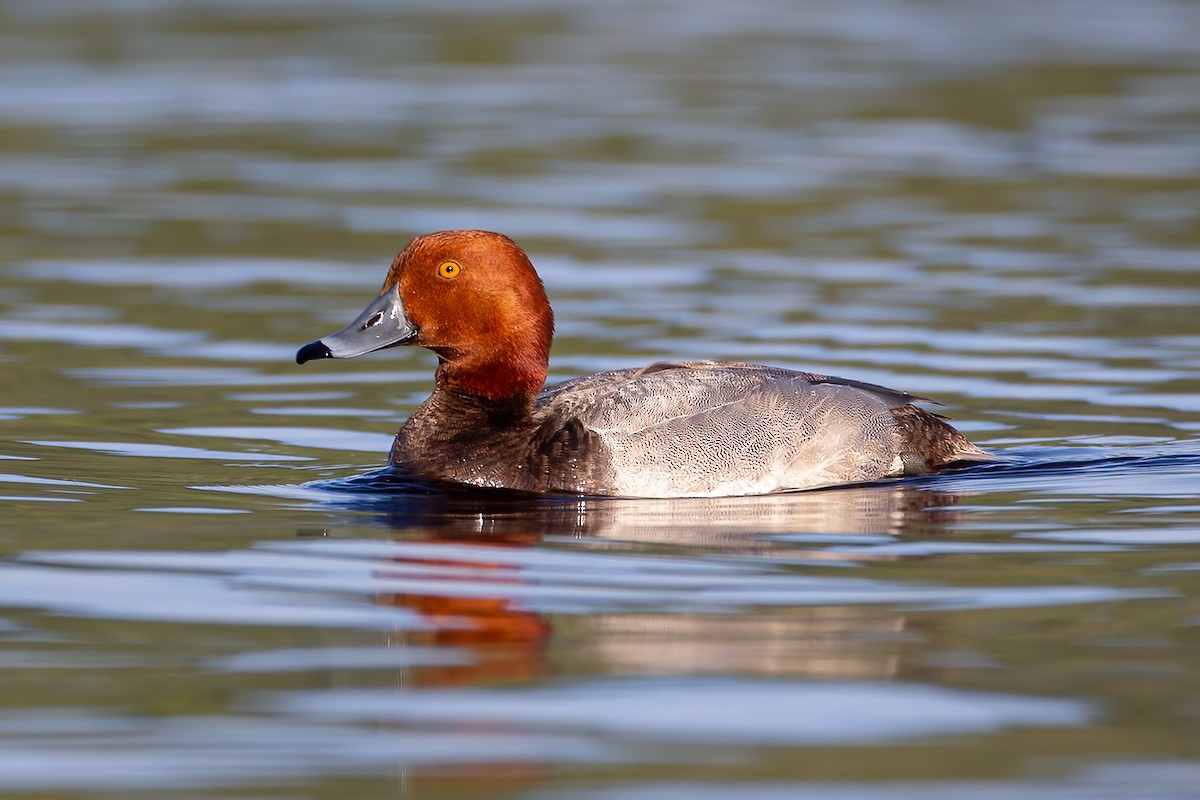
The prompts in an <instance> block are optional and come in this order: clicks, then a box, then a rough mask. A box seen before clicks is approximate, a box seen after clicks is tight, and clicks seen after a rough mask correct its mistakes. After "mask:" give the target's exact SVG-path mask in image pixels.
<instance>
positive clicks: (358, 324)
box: [296, 287, 417, 364]
mask: <svg viewBox="0 0 1200 800" xmlns="http://www.w3.org/2000/svg"><path fill="white" fill-rule="evenodd" d="M416 339H417V327H416V326H415V325H413V324H412V322H410V321H409V319H408V317H407V316H406V315H405V313H404V304H403V303H401V302H400V291H399V289H398V288H397V287H392V289H391V291H388V292H384V293H383V294H381V295H379V297H376V298H375V299H374V300H373V301H371V304H370V305H369V306H367V307H366V308H365V309H363V312H362V313H361V314H359V315H358V318H357V319H355V320H354V322H351V323H350V324H349V325H347V326H346V327H344V328H342V329H341V330H340V331H338V332H337V333H333V334H330V335H329V336H326V337H324V338H322V339H318V340H317V341H315V342H309V343H308V344H306V345H304V347H301V348H300V350H299V352H297V353H296V363H297V364H303V363H304V362H306V361H315V360H316V359H318V358H354V357H355V356H361V355H366V354H367V353H374V352H375V351H376V350H383V349H384V348H385V347H397V346H398V345H402V344H412V343H413V342H415V341H416Z"/></svg>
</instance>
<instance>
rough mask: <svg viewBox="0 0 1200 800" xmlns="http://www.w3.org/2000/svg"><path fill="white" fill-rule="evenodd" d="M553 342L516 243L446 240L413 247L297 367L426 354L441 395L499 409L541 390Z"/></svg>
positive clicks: (457, 236) (477, 237)
mask: <svg viewBox="0 0 1200 800" xmlns="http://www.w3.org/2000/svg"><path fill="white" fill-rule="evenodd" d="M553 333H554V315H553V313H552V312H551V311H550V303H549V301H548V300H547V299H546V291H545V289H544V288H543V287H542V281H541V279H540V278H539V277H538V275H537V272H535V271H534V269H533V264H531V263H530V262H529V257H528V256H527V255H525V251H524V250H522V249H521V247H520V246H519V245H518V244H517V243H516V242H514V241H513V240H512V239H510V238H508V237H507V236H504V235H503V234H499V233H492V232H490V231H440V232H438V233H431V234H428V235H425V236H418V237H417V238H416V239H413V240H412V242H410V243H409V245H408V247H406V248H404V250H403V251H401V252H400V254H399V255H398V256H396V258H395V260H394V261H393V262H392V266H391V269H390V270H388V275H387V279H386V280H385V281H384V283H383V288H382V289H381V290H380V293H379V296H378V297H377V298H376V299H375V300H374V301H372V302H371V303H370V305H368V306H367V308H366V309H365V310H364V311H363V312H362V314H360V315H359V316H358V318H357V319H355V320H354V322H352V323H351V324H350V325H349V326H347V327H346V328H344V329H343V330H341V331H338V332H337V333H335V334H332V335H330V336H326V337H325V338H323V339H320V340H318V341H315V342H312V343H310V344H307V345H305V346H304V347H302V348H301V349H300V351H299V352H298V353H297V354H296V361H297V362H298V363H300V364H303V363H304V362H306V361H311V360H313V359H317V358H353V357H354V356H359V355H363V354H365V353H371V352H374V351H376V350H382V349H384V348H387V347H396V346H398V345H419V346H421V347H427V348H429V349H430V350H432V351H434V352H435V353H437V354H438V357H439V359H440V362H441V363H440V366H439V367H438V373H437V381H438V385H439V387H443V388H447V389H455V390H458V391H464V392H468V393H470V394H474V395H478V396H481V397H485V398H488V399H492V400H497V399H502V398H510V397H519V396H529V395H534V394H536V393H537V392H538V391H539V390H540V389H541V388H542V384H543V383H545V380H546V371H547V365H548V361H549V356H550V340H551V337H552V336H553Z"/></svg>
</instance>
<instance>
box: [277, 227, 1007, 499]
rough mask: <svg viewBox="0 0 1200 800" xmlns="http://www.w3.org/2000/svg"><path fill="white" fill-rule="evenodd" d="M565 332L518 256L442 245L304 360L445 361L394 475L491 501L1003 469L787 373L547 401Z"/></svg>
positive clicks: (946, 435)
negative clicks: (414, 349) (494, 490)
mask: <svg viewBox="0 0 1200 800" xmlns="http://www.w3.org/2000/svg"><path fill="white" fill-rule="evenodd" d="M447 265H453V266H452V267H448V266H447ZM468 270H469V271H470V272H469V273H468ZM444 272H451V273H453V274H450V275H446V274H442V273H444ZM468 274H470V276H471V277H470V279H469V280H468ZM460 275H461V276H462V277H461V279H460ZM431 276H434V279H432V280H431V279H430V278H431ZM552 320H553V318H552V315H551V313H550V307H549V304H548V302H546V300H545V293H544V291H543V290H542V287H541V281H540V280H539V279H538V278H537V275H536V273H535V272H534V271H533V267H532V265H530V264H529V262H528V259H527V258H526V257H525V254H524V252H523V251H521V250H520V248H519V247H517V246H516V244H515V243H512V242H511V240H509V239H507V238H506V237H503V236H501V235H500V234H492V233H486V232H481V231H451V232H444V233H439V234H431V235H429V236H425V237H420V238H418V239H416V240H414V242H413V243H412V244H410V245H409V247H408V248H406V249H405V251H404V252H403V253H401V255H400V256H398V257H397V259H396V261H395V263H394V264H393V266H392V271H391V273H390V274H389V277H388V280H387V282H385V284H384V289H383V292H382V293H381V294H380V297H379V298H377V299H376V301H375V302H374V303H372V304H371V306H369V307H368V308H367V310H366V311H364V312H363V314H362V315H361V316H360V317H359V319H358V320H356V321H355V323H353V324H352V325H351V326H350V327H348V328H346V329H345V330H343V331H341V332H339V333H338V334H334V335H333V336H331V337H326V339H324V340H321V341H318V342H313V343H312V344H310V345H308V346H307V347H305V348H304V349H303V350H301V351H300V354H299V355H298V356H297V359H298V360H299V361H300V362H301V363H303V362H304V361H307V360H309V359H311V358H320V357H330V356H333V357H349V356H353V355H359V354H361V353H363V352H370V351H371V350H375V349H380V348H381V347H390V346H393V345H395V344H409V343H412V344H420V345H424V346H427V347H429V348H430V349H432V350H434V351H435V352H437V353H438V355H439V357H440V365H439V368H438V372H437V387H436V389H435V390H434V393H433V394H432V396H430V398H429V399H428V400H427V401H426V402H425V403H424V404H422V406H421V407H420V408H419V409H418V410H417V411H416V413H414V414H413V416H412V418H411V419H409V420H408V422H406V423H405V424H404V426H403V427H402V428H401V429H400V432H399V433H398V434H397V436H396V440H395V443H394V444H393V447H392V453H391V463H392V464H393V465H394V466H395V467H397V468H398V469H401V470H403V471H404V472H406V473H408V474H412V475H415V476H419V477H424V478H429V479H435V480H447V481H454V482H458V483H464V484H472V485H476V486H488V487H503V488H509V489H518V490H524V491H531V492H540V493H552V492H554V493H562V492H567V493H582V494H592V495H621V496H632V497H639V496H640V497H711V496H720V495H752V494H766V493H770V492H780V491H789V490H799V489H813V488H818V487H826V486H837V485H843V484H851V483H862V482H866V481H873V480H879V479H882V478H890V477H897V476H901V475H917V474H925V473H928V472H930V471H934V470H937V469H940V468H942V467H945V466H947V465H949V464H954V463H959V462H969V461H987V460H991V459H992V458H993V456H991V455H989V454H988V453H986V452H984V451H982V450H980V449H979V448H977V447H975V446H974V445H973V444H971V443H970V442H968V441H967V440H966V438H964V437H963V436H962V435H961V434H960V433H958V432H957V431H956V430H954V429H953V428H952V427H950V425H948V424H947V423H945V422H943V421H942V419H941V418H940V417H938V416H936V415H935V414H932V413H930V412H928V411H925V410H924V409H921V408H918V407H917V406H915V405H913V404H912V403H913V402H914V401H917V400H920V399H922V398H917V397H915V396H913V395H910V394H906V393H904V392H897V391H893V390H891V389H886V388H884V387H881V386H874V385H871V384H864V383H859V382H856V381H850V380H844V379H841V378H831V377H827V376H822V375H812V374H808V373H803V372H795V371H792V370H786V369H782V368H778V367H768V366H759V365H754V364H741V363H734V362H709V361H704V362H686V363H663V364H654V365H651V366H649V367H645V368H643V369H637V370H620V371H615V372H603V373H597V374H594V375H588V376H586V377H582V378H577V379H575V380H570V381H566V382H563V383H559V384H555V385H552V386H548V387H545V388H542V384H543V383H544V381H545V377H546V369H547V363H548V354H549V344H550V335H551V331H552V328H553V321H552Z"/></svg>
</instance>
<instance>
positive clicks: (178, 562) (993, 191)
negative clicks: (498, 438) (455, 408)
mask: <svg viewBox="0 0 1200 800" xmlns="http://www.w3.org/2000/svg"><path fill="white" fill-rule="evenodd" d="M1198 30H1200V8H1198V7H1197V6H1196V5H1195V4H1194V3H1187V2H1172V0H1145V1H1144V2H1139V3H1121V2H1116V0H1098V1H1097V2H1091V1H1090V0H1089V1H1088V2H1084V0H1050V1H1049V2H1045V1H1039V2H1033V0H1017V1H1016V2H1009V3H989V2H984V1H983V0H965V1H963V2H948V1H947V2H940V1H939V0H934V1H933V2H917V1H916V0H869V2H865V3H838V2H823V1H821V0H816V1H814V2H806V3H794V2H785V1H784V0H741V2H737V3H733V4H723V3H715V2H711V3H709V2H701V3H694V2H692V3H685V2H670V1H668V2H655V3H642V2H620V1H617V2H600V3H586V4H585V3H568V2H556V1H555V0H500V2H494V3H493V2H489V3H483V2H469V3H459V4H453V7H451V6H450V5H447V4H442V3H432V2H416V3H403V4H393V3H386V2H374V1H373V0H354V2H344V3H315V2H306V0H298V2H288V3H283V2H251V3H244V2H232V0H218V2H200V1H199V0H195V1H193V0H97V1H96V2H86V3H85V2H72V1H71V0H9V2H4V3H0V205H2V207H3V212H4V213H3V214H2V215H0V230H2V232H3V236H0V368H2V374H3V378H2V380H3V384H2V385H3V394H2V395H0V515H2V516H0V519H2V520H3V521H2V522H0V530H2V531H3V533H2V535H0V678H2V680H3V685H4V687H5V689H4V691H3V692H2V693H0V793H6V794H13V795H21V796H38V797H64V798H65V797H72V798H74V797H97V798H99V797H104V798H116V797H120V798H127V797H155V798H159V797H162V798H189V799H192V798H207V797H212V798H232V797H238V798H243V797H244V798H249V797H255V798H258V797H262V798H281V799H282V798H288V799H289V800H290V799H291V798H349V797H363V798H368V797H369V798H377V797H480V796H511V797H527V798H578V799H579V800H599V798H621V799H622V800H626V799H627V798H634V799H635V800H643V799H645V800H668V798H701V800H704V799H705V798H718V797H720V798H724V797H731V796H737V797H754V798H763V800H769V799H770V800H773V799H774V798H833V800H842V799H843V798H845V799H846V800H850V799H853V800H859V799H860V798H884V799H885V800H892V799H895V800H906V799H907V798H959V797H968V796H969V797H979V798H993V797H994V798H1035V797H1036V798H1043V797H1054V798H1057V797H1098V798H1138V799H1139V800H1140V799H1142V798H1149V799H1150V800H1158V798H1184V797H1195V796H1196V792H1197V789H1196V787H1197V786H1200V746H1198V744H1197V743H1198V742H1200V678H1198V677H1197V676H1200V314H1198V313H1197V307H1198V306H1200V223H1198V219H1197V217H1198V215H1200V47H1198V46H1197V44H1196V42H1197V41H1198V39H1197V35H1196V33H1197V31H1198ZM452 227H481V228H489V229H494V230H500V231H504V232H506V233H508V234H510V235H512V236H514V237H515V238H517V239H518V240H519V241H520V242H521V243H522V244H524V245H525V246H526V248H527V249H528V250H529V252H530V253H531V255H532V257H533V259H534V262H535V263H536V264H537V265H538V268H539V270H540V271H541V273H542V275H543V277H544V279H545V282H546V284H547V288H548V291H549V294H550V296H551V300H552V302H553V304H554V306H555V309H556V312H557V316H558V336H557V339H556V342H555V349H554V354H553V363H552V377H555V378H566V377H572V376H575V375H579V374H582V373H586V372H591V371H596V370H600V369H608V368H615V367H626V366H638V365H642V364H645V363H648V362H650V361H653V360H655V359H662V358H727V359H737V360H747V361H759V362H769V363H775V364H781V365H785V366H789V367H794V368H802V369H811V370H814V371H821V372H828V373H832V374H835V375H843V376H846V377H853V378H857V379H860V380H866V381H872V382H877V383H883V384H886V385H890V386H894V387H897V388H900V389H904V390H908V391H911V392H914V393H917V394H921V395H927V396H932V397H936V398H938V399H939V400H941V401H943V402H945V403H946V407H945V409H944V411H945V413H948V414H949V415H951V416H953V417H954V418H955V420H956V424H957V425H958V426H959V427H960V428H961V429H962V430H963V431H964V432H967V433H968V435H970V436H971V437H972V438H973V439H974V440H976V441H978V442H979V443H980V444H982V445H983V446H985V447H988V448H989V449H992V450H994V451H995V452H997V453H1000V454H1003V455H1004V456H1005V457H1006V458H1005V460H1004V461H1003V462H1001V463H998V464H994V465H987V466H984V467H979V468H974V469H970V470H965V471H959V472H955V473H947V474H944V475H940V476H935V477H930V478H921V479H911V480H905V481H898V482H892V483H888V484H882V485H875V486H866V487H858V488H851V489H844V490H833V491H822V492H810V493H801V494H793V495H787V496H775V497H762V498H731V499H717V500H676V501H666V500H661V501H660V500H643V501H629V500H606V501H594V500H579V499H573V498H547V499H541V500H530V499H528V498H521V497H514V496H508V495H503V494H500V495H491V494H482V495H481V494H478V493H454V492H451V493H447V492H444V491H431V490H430V489H428V487H424V488H423V487H417V486H413V485H410V484H405V483H402V482H398V481H395V480H390V479H388V477H387V476H386V475H383V474H381V473H379V472H375V471H374V470H376V469H377V468H378V467H380V466H381V465H382V463H383V462H384V459H385V457H386V456H385V454H386V451H387V449H388V447H389V444H390V441H391V437H392V435H393V434H394V432H395V430H396V428H397V427H398V426H399V424H400V423H401V422H402V421H403V420H404V419H405V418H406V417H407V415H408V414H409V413H411V412H412V410H413V408H414V407H415V405H416V404H417V403H419V402H420V400H421V399H422V398H423V397H424V396H425V395H426V394H427V393H428V391H429V388H430V383H431V377H432V370H433V365H434V362H433V357H432V356H431V355H430V354H428V353H424V352H414V351H407V350H406V351H397V350H392V351H388V352H387V353H383V354H378V355H375V356H372V357H370V358H364V359H360V360H358V361H353V362H337V363H334V362H320V363H316V364H310V365H307V366H305V367H303V368H301V367H298V366H296V365H295V364H294V362H293V356H294V353H295V349H296V347H297V346H298V345H299V344H302V343H303V342H306V341H309V340H311V339H313V338H315V337H317V336H319V335H322V334H324V333H327V332H329V331H331V330H333V329H335V328H338V327H341V325H343V324H345V323H346V322H348V321H349V320H350V319H352V318H353V316H354V315H355V314H357V312H358V311H359V310H360V309H361V308H362V306H363V305H364V304H365V303H366V301H367V300H368V299H369V298H370V297H372V296H373V294H374V292H375V291H376V289H377V288H378V285H379V283H380V281H381V280H382V278H383V274H384V271H385V269H386V266H387V264H388V263H389V261H390V259H391V257H392V255H393V254H394V252H395V251H396V250H398V249H399V248H400V247H401V246H403V244H404V243H405V242H406V241H407V240H408V238H410V237H411V236H413V235H415V234H417V233H422V232H426V231H429V230H434V229H442V228H452Z"/></svg>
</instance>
